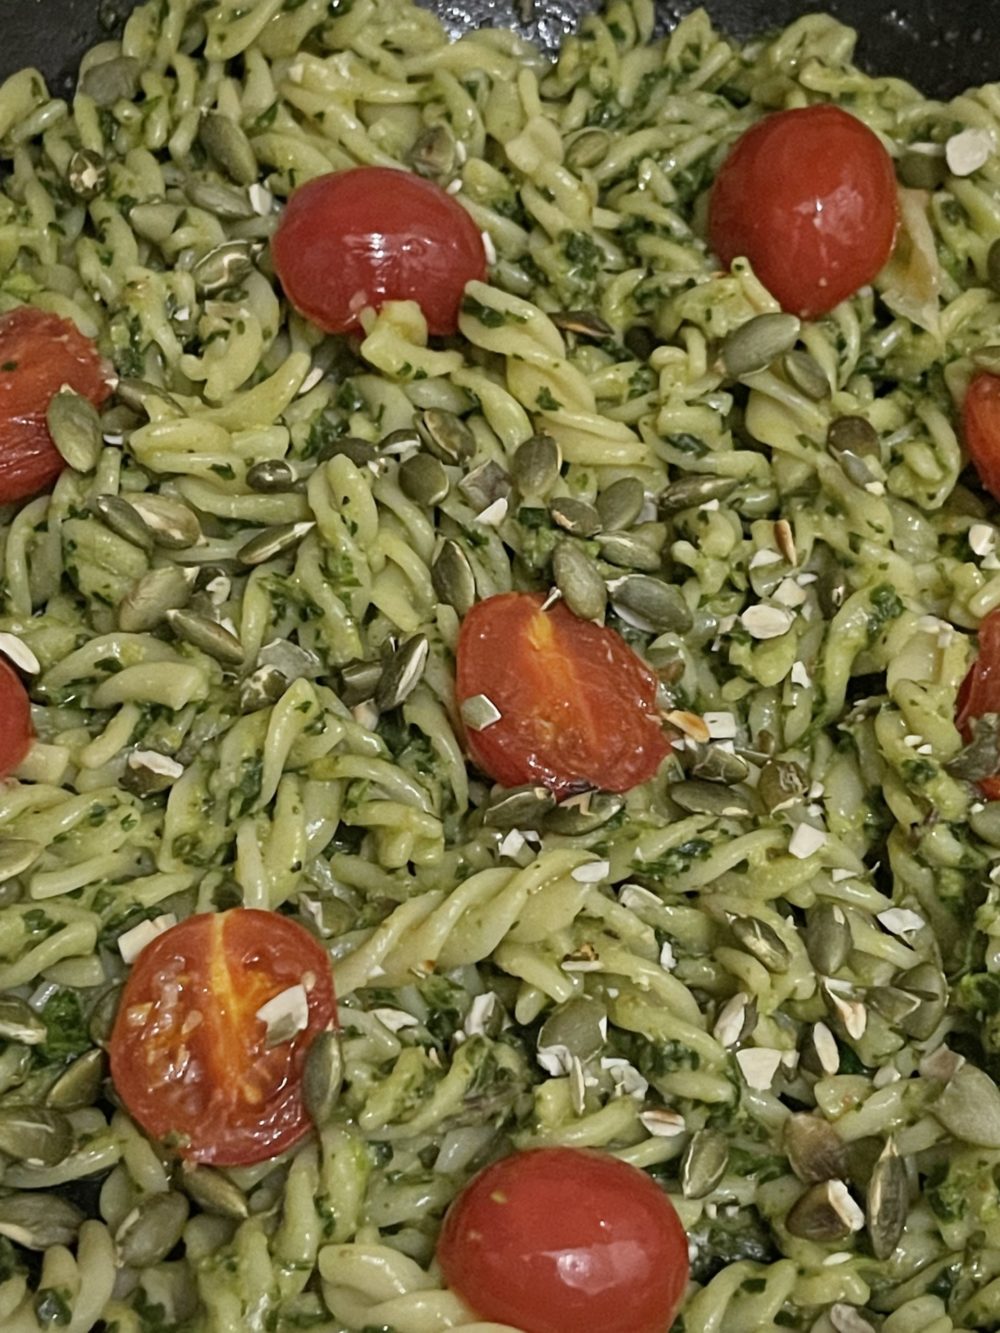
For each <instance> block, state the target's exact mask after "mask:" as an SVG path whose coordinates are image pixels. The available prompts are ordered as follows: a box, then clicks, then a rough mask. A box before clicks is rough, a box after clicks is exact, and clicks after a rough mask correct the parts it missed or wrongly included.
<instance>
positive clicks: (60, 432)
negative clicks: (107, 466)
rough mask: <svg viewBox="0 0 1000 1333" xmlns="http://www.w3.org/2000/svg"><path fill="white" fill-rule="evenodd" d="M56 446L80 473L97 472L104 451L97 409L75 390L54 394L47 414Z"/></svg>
mask: <svg viewBox="0 0 1000 1333" xmlns="http://www.w3.org/2000/svg"><path fill="white" fill-rule="evenodd" d="M45 424H46V425H47V426H48V430H49V434H50V435H51V436H52V443H53V444H54V445H55V446H56V448H57V449H58V450H59V452H60V454H61V455H62V457H63V458H64V459H65V460H66V462H67V463H68V464H69V466H70V467H71V468H73V470H74V471H76V472H93V470H94V468H95V467H96V466H97V460H98V459H99V458H100V456H101V450H102V449H103V448H104V434H103V431H102V430H101V418H100V416H99V415H98V412H97V408H96V407H95V406H94V404H93V403H92V402H91V401H90V399H89V398H84V396H83V394H80V393H77V392H76V390H75V389H70V388H64V389H60V390H59V392H58V393H56V394H53V395H52V398H51V400H50V401H49V407H48V411H47V412H46V414H45Z"/></svg>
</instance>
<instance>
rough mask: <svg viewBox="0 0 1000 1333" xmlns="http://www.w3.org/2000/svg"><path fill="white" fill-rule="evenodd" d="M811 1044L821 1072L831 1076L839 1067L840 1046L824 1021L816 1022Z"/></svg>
mask: <svg viewBox="0 0 1000 1333" xmlns="http://www.w3.org/2000/svg"><path fill="white" fill-rule="evenodd" d="M812 1039H813V1046H814V1047H815V1048H816V1057H817V1059H818V1060H819V1063H820V1066H821V1068H822V1070H823V1073H824V1074H826V1075H827V1076H828V1077H832V1076H833V1075H834V1074H835V1073H836V1072H837V1070H838V1069H839V1068H840V1047H839V1046H838V1045H837V1038H836V1037H835V1036H834V1035H833V1033H832V1032H831V1031H830V1029H829V1028H828V1027H827V1025H826V1024H825V1023H816V1024H814V1025H813V1030H812Z"/></svg>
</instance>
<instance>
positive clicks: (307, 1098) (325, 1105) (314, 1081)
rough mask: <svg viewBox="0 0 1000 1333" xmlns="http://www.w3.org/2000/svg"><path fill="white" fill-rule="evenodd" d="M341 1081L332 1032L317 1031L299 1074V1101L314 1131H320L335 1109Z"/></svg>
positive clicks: (341, 1070) (336, 1043)
mask: <svg viewBox="0 0 1000 1333" xmlns="http://www.w3.org/2000/svg"><path fill="white" fill-rule="evenodd" d="M343 1081H344V1057H343V1054H342V1052H341V1049H340V1038H339V1037H338V1036H337V1034H336V1032H321V1033H319V1035H318V1036H317V1037H316V1039H315V1041H314V1042H313V1043H312V1045H311V1046H310V1047H309V1054H308V1055H307V1056H306V1063H305V1070H304V1071H303V1075H302V1099H303V1101H304V1102H305V1106H306V1110H307V1111H308V1112H309V1116H310V1118H311V1119H312V1122H313V1124H314V1125H316V1126H317V1128H319V1129H322V1128H323V1126H324V1125H326V1124H327V1123H328V1122H329V1120H330V1117H331V1116H332V1115H333V1112H334V1110H335V1109H336V1106H337V1102H338V1101H339V1100H340V1089H341V1086H342V1084H343Z"/></svg>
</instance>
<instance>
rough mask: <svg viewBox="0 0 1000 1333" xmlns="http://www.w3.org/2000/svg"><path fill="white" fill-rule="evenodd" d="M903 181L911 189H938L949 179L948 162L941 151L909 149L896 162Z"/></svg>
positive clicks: (897, 170)
mask: <svg viewBox="0 0 1000 1333" xmlns="http://www.w3.org/2000/svg"><path fill="white" fill-rule="evenodd" d="M896 172H897V174H898V176H899V179H900V180H901V181H902V183H903V184H904V185H906V186H908V188H909V189H911V190H937V189H939V188H940V187H941V186H942V185H943V184H944V183H945V181H946V180H947V179H948V163H947V162H946V161H945V157H944V154H943V153H941V152H934V153H929V152H923V153H922V152H920V150H919V149H912V148H911V149H907V150H906V152H904V153H903V155H902V157H901V158H900V159H899V161H898V162H897V163H896Z"/></svg>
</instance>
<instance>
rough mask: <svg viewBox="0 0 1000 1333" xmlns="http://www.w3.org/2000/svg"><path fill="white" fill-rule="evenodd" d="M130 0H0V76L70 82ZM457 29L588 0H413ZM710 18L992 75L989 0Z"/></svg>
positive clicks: (535, 34)
mask: <svg viewBox="0 0 1000 1333" xmlns="http://www.w3.org/2000/svg"><path fill="white" fill-rule="evenodd" d="M134 3H135V0H0V13H2V18H3V29H2V31H3V40H2V46H0V75H6V74H9V73H12V72H13V71H14V70H16V69H20V68H21V67H22V66H24V65H35V66H37V67H38V68H39V69H41V70H42V72H43V73H44V74H45V76H46V78H47V79H48V80H49V82H50V86H51V87H52V88H53V90H58V91H59V92H63V91H65V90H66V89H67V88H68V87H69V86H71V81H72V74H73V70H74V68H75V65H76V62H77V61H78V60H79V58H80V55H81V53H82V52H83V51H85V50H86V48H87V47H88V46H91V45H93V43H94V42H97V41H100V40H102V38H106V37H107V36H108V35H109V34H111V33H113V32H114V30H115V27H116V26H117V25H118V24H120V23H121V20H122V19H123V17H124V16H125V15H127V14H128V12H129V11H130V10H131V9H132V7H133V4H134ZM422 3H425V4H426V5H427V7H428V8H430V9H434V10H436V11H437V12H438V13H439V14H440V15H441V17H442V19H443V20H444V21H445V23H446V24H447V25H448V27H449V28H450V29H451V30H452V31H454V32H456V33H458V32H462V31H463V30H466V29H468V28H472V27H480V26H486V25H493V26H496V27H510V28H518V29H519V30H520V31H522V32H523V33H524V34H525V35H526V36H528V37H531V38H533V39H534V40H536V41H538V42H539V44H540V45H541V46H543V47H545V48H546V49H548V50H550V51H551V50H554V49H555V47H556V46H558V44H559V41H560V39H561V37H562V36H563V35H564V34H565V33H567V32H570V31H572V29H573V28H574V27H575V25H576V23H577V22H578V20H579V17H580V15H581V14H583V13H586V12H587V11H588V10H590V9H593V8H596V0H537V2H536V5H535V17H534V18H533V19H532V20H531V21H530V22H528V23H522V22H521V21H520V20H519V18H518V10H517V8H516V7H515V5H514V4H512V3H510V0H422ZM704 3H705V7H706V8H707V9H708V11H709V13H710V14H711V15H712V18H713V19H714V21H715V22H716V23H717V25H718V26H719V27H720V28H721V29H722V30H723V31H725V32H727V33H730V34H731V35H732V36H734V37H749V36H752V35H753V34H755V33H760V32H764V31H767V30H768V29H770V28H777V27H781V26H783V25H784V24H786V23H789V22H790V21H791V20H792V19H794V18H796V17H798V16H799V15H800V14H804V13H808V12H809V11H811V10H817V9H825V10H827V11H828V12H829V13H832V14H835V15H837V17H838V18H840V19H842V20H843V21H844V22H845V23H849V24H850V25H851V26H852V27H855V28H857V29H858V30H859V31H860V33H861V43H860V47H859V59H860V61H861V64H862V65H864V66H865V67H866V68H867V69H869V70H872V71H878V72H880V73H886V74H897V75H900V76H901V77H903V78H905V79H909V80H910V82H911V83H914V84H916V85H917V87H918V88H920V89H921V90H922V91H923V92H925V93H927V94H928V95H930V96H935V97H947V96H950V95H951V94H953V93H957V92H960V91H961V90H962V89H963V88H967V87H969V86H971V85H975V84H980V83H988V82H993V81H994V80H997V79H1000V37H998V36H997V35H996V30H995V29H994V28H993V27H992V25H991V24H990V14H991V12H992V8H993V7H992V5H991V4H990V3H989V0H898V3H895V4H891V3H890V4H887V3H884V0H812V2H811V3H810V0H704ZM695 7H696V6H695V0H658V4H657V8H658V9H659V11H660V13H661V15H662V22H663V26H664V27H665V28H667V27H670V26H672V24H673V23H675V22H676V21H677V19H678V18H679V17H681V16H682V15H684V14H685V13H688V12H689V11H690V10H692V9H694V8H695Z"/></svg>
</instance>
